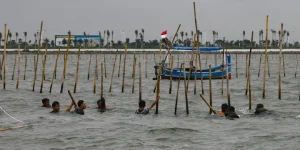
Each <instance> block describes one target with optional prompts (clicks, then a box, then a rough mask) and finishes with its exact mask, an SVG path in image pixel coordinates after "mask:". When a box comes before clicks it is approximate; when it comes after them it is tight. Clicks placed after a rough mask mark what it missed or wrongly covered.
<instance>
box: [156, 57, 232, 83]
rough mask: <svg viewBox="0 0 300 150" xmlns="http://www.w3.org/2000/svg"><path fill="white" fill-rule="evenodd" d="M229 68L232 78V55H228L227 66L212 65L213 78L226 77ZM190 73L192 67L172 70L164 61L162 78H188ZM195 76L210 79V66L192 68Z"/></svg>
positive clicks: (192, 77)
mask: <svg viewBox="0 0 300 150" xmlns="http://www.w3.org/2000/svg"><path fill="white" fill-rule="evenodd" d="M224 64H225V63H224ZM188 65H189V64H188ZM154 68H155V74H156V78H157V71H158V66H155V67H154ZM227 69H228V78H229V79H231V57H230V56H227V65H226V64H225V67H223V65H218V66H213V67H211V78H212V79H222V77H223V78H226V74H227ZM189 74H190V68H183V69H181V70H180V68H174V69H173V70H171V69H170V68H167V67H165V63H164V62H162V73H161V79H170V78H172V79H178V78H180V79H184V78H188V76H189ZM195 77H196V79H197V80H199V79H201V78H203V79H209V68H205V69H202V70H196V72H195V70H194V68H191V74H190V78H191V79H194V78H195ZM156 78H153V79H156Z"/></svg>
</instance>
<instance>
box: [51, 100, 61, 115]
mask: <svg viewBox="0 0 300 150" xmlns="http://www.w3.org/2000/svg"><path fill="white" fill-rule="evenodd" d="M52 109H53V111H54V112H59V109H60V105H59V102H58V101H54V102H53V103H52Z"/></svg>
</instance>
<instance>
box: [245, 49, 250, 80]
mask: <svg viewBox="0 0 300 150" xmlns="http://www.w3.org/2000/svg"><path fill="white" fill-rule="evenodd" d="M249 60H250V59H249ZM247 62H248V54H246V67H245V68H246V70H245V77H246V79H247V72H248V64H247Z"/></svg>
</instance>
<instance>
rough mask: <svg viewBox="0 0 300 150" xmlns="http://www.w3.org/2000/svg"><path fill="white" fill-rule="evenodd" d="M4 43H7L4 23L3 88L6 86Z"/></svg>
mask: <svg viewBox="0 0 300 150" xmlns="http://www.w3.org/2000/svg"><path fill="white" fill-rule="evenodd" d="M6 43H7V36H6V24H4V52H3V63H2V64H3V89H5V87H6Z"/></svg>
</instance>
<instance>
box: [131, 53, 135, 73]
mask: <svg viewBox="0 0 300 150" xmlns="http://www.w3.org/2000/svg"><path fill="white" fill-rule="evenodd" d="M134 61H135V54H134V55H133V59H132V73H131V77H132V78H133V74H134V70H135V65H134Z"/></svg>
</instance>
